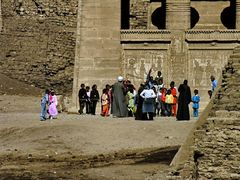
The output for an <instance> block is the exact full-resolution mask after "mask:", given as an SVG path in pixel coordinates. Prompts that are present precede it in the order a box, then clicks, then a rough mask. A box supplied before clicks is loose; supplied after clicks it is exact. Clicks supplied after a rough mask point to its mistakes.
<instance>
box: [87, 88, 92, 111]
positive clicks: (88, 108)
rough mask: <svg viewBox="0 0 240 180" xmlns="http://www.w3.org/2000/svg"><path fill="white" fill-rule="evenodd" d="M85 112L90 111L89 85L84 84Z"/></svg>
mask: <svg viewBox="0 0 240 180" xmlns="http://www.w3.org/2000/svg"><path fill="white" fill-rule="evenodd" d="M86 113H87V114H90V113H91V100H90V87H89V86H86Z"/></svg>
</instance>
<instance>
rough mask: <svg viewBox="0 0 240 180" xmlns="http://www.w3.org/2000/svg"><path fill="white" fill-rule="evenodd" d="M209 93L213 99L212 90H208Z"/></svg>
mask: <svg viewBox="0 0 240 180" xmlns="http://www.w3.org/2000/svg"><path fill="white" fill-rule="evenodd" d="M208 95H209V98H210V99H211V98H212V90H208Z"/></svg>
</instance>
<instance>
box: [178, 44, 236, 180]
mask: <svg viewBox="0 0 240 180" xmlns="http://www.w3.org/2000/svg"><path fill="white" fill-rule="evenodd" d="M237 49H238V50H236V49H235V50H234V54H235V53H237V52H239V51H240V49H239V48H237ZM234 54H233V55H232V56H234ZM239 58H240V57H239ZM231 66H232V68H233V71H231V72H229V71H228V69H229V65H227V66H226V68H225V70H224V71H223V79H222V81H223V84H222V86H221V87H220V89H219V91H218V92H217V93H216V95H215V96H214V101H213V103H214V104H213V108H212V109H211V110H210V111H211V114H210V117H208V119H207V120H206V121H205V122H203V124H202V125H201V126H200V127H198V129H197V130H196V131H195V133H194V136H193V140H194V142H193V145H194V147H193V148H192V149H193V150H192V151H191V152H192V154H191V155H190V156H192V157H194V161H193V158H192V157H189V159H188V162H186V164H189V162H194V165H192V167H184V168H183V169H184V170H183V172H181V173H180V175H182V176H183V174H184V171H185V172H186V171H187V170H190V171H191V173H190V172H189V173H188V174H185V175H184V176H183V177H189V176H191V178H192V179H239V178H240V170H239V165H240V164H239V162H240V161H239V160H240V153H239V152H240V144H239V140H240V111H239V109H238V107H239V106H238V104H239V103H240V99H239V98H238V97H236V96H234V94H235V95H236V94H238V92H239V86H238V85H237V84H238V83H239V81H240V78H239V75H238V74H237V73H236V72H237V70H238V69H239V67H238V66H235V62H233V63H232V64H231ZM226 74H227V75H226ZM219 94H221V98H219ZM192 168H194V170H192ZM183 179H184V178H183Z"/></svg>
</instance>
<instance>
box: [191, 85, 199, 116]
mask: <svg viewBox="0 0 240 180" xmlns="http://www.w3.org/2000/svg"><path fill="white" fill-rule="evenodd" d="M194 94H195V95H194V96H193V97H192V102H193V104H192V108H193V116H194V117H198V109H199V101H200V97H199V95H198V90H197V89H195V90H194Z"/></svg>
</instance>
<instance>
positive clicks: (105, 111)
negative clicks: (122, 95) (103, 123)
mask: <svg viewBox="0 0 240 180" xmlns="http://www.w3.org/2000/svg"><path fill="white" fill-rule="evenodd" d="M101 105H102V112H101V115H102V116H104V117H107V116H109V107H110V101H109V95H108V89H107V88H105V89H103V93H102V96H101Z"/></svg>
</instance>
